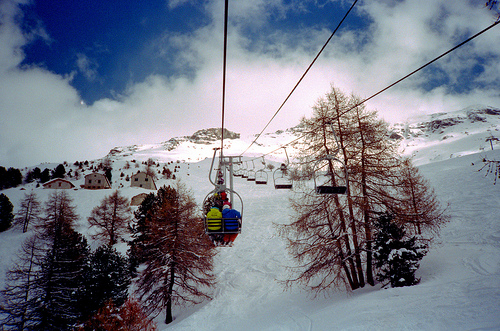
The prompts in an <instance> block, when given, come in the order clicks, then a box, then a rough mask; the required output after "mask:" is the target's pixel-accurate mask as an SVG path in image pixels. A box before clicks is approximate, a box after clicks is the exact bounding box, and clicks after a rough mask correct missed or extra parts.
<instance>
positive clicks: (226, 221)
mask: <svg viewBox="0 0 500 331" xmlns="http://www.w3.org/2000/svg"><path fill="white" fill-rule="evenodd" d="M225 192H226V193H230V192H232V193H233V196H236V197H238V200H239V204H240V206H241V208H240V210H238V209H237V210H238V211H239V212H240V214H241V218H239V219H238V218H208V217H207V216H206V215H207V213H208V211H207V210H203V214H204V215H205V216H204V227H205V233H206V234H214V235H217V234H222V235H223V234H234V233H238V234H239V233H241V224H242V222H243V200H242V199H241V196H240V195H239V194H238V193H237V192H236V191H233V190H231V189H229V188H226V189H225ZM216 193H220V192H219V191H218V190H217V189H214V190H213V191H212V192H210V193H208V194H207V195H206V196H205V199H203V204H202V206H203V207H205V206H207V202H208V201H209V199H210V197H211V196H215V194H216ZM231 204H233V205H234V201H231ZM210 208H211V207H210ZM233 224H234V225H235V226H233V228H234V230H228V229H227V228H228V227H231V226H230V225H233Z"/></svg>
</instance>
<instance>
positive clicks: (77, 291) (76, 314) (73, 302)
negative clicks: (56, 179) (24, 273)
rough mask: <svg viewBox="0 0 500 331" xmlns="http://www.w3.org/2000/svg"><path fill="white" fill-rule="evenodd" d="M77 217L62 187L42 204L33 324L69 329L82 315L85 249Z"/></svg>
mask: <svg viewBox="0 0 500 331" xmlns="http://www.w3.org/2000/svg"><path fill="white" fill-rule="evenodd" d="M77 219H78V215H77V214H76V213H75V207H74V206H73V205H72V199H71V198H70V197H69V196H68V194H67V193H66V192H64V191H58V192H56V193H53V194H52V195H51V196H50V197H49V200H48V202H47V204H46V208H45V218H44V222H43V223H42V224H40V226H39V227H38V229H37V235H38V236H39V237H40V239H41V240H43V241H44V245H45V255H44V257H43V259H42V262H41V271H40V276H39V277H37V286H38V287H39V291H40V292H41V296H40V299H39V300H40V305H39V308H38V310H37V316H38V317H37V318H38V320H39V321H40V323H39V324H38V325H37V328H39V329H42V330H69V329H71V328H72V326H74V325H75V323H76V322H77V321H78V320H79V319H80V317H81V316H82V312H81V311H80V309H79V301H80V300H81V294H82V286H83V284H84V275H85V274H84V270H85V266H86V265H87V258H88V255H89V249H88V245H87V241H86V240H85V238H84V237H83V236H82V235H81V234H79V233H77V232H76V231H75V230H74V228H73V227H74V222H75V221H76V220H77Z"/></svg>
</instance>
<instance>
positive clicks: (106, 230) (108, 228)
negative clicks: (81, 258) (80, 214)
mask: <svg viewBox="0 0 500 331" xmlns="http://www.w3.org/2000/svg"><path fill="white" fill-rule="evenodd" d="M130 213H131V209H130V207H129V201H128V199H127V198H126V197H124V196H122V195H121V194H120V192H118V190H115V191H114V192H113V193H112V194H111V195H109V196H107V197H105V198H104V199H103V200H102V201H101V204H100V205H99V206H97V207H95V208H94V209H93V210H92V213H91V214H90V216H89V218H88V219H87V220H88V222H89V224H90V226H91V227H96V230H97V232H96V234H95V235H93V236H92V238H93V239H98V240H104V241H106V244H108V245H110V246H113V245H114V244H116V243H117V241H118V239H119V238H120V237H121V236H122V235H123V234H124V233H125V231H126V230H127V225H128V221H129V220H130Z"/></svg>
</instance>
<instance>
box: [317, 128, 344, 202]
mask: <svg viewBox="0 0 500 331" xmlns="http://www.w3.org/2000/svg"><path fill="white" fill-rule="evenodd" d="M327 124H330V125H331V128H332V133H333V136H334V138H335V141H336V142H337V149H336V150H335V152H334V153H332V154H327V155H326V156H324V157H322V158H320V159H319V160H318V161H316V163H315V165H314V168H313V169H314V177H313V178H314V189H315V191H316V193H317V194H345V193H346V192H347V188H348V185H349V180H348V173H347V167H346V166H345V164H344V163H343V162H342V161H341V160H339V159H337V158H336V157H335V156H336V155H337V154H338V152H339V150H340V147H339V146H340V145H339V142H338V139H337V135H336V134H335V130H334V128H333V124H331V123H327ZM324 161H328V162H327V166H328V170H327V171H326V173H325V174H321V169H322V168H323V167H324V165H323V166H319V164H320V163H321V162H324ZM335 164H336V165H340V167H341V168H342V170H343V171H342V172H343V174H344V175H343V177H344V178H343V179H341V178H340V176H339V179H340V180H341V181H343V183H341V184H344V185H338V183H337V181H336V180H335V176H334V174H333V172H334V168H335V166H334V165H335ZM320 179H321V180H320ZM318 183H319V184H318Z"/></svg>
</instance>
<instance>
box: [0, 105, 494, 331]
mask: <svg viewBox="0 0 500 331" xmlns="http://www.w3.org/2000/svg"><path fill="white" fill-rule="evenodd" d="M488 109H489V110H488ZM480 118H482V119H480ZM499 130H500V111H499V110H498V109H493V108H468V109H465V110H461V111H457V112H450V113H447V114H436V115H433V116H430V117H427V118H421V119H416V120H415V121H409V122H408V123H404V124H398V125H395V126H394V128H393V133H395V134H397V136H396V135H395V136H394V137H393V138H394V139H395V140H399V142H400V144H401V146H402V150H403V151H404V153H406V154H408V155H414V159H415V161H416V162H417V164H418V165H419V168H420V170H421V172H422V173H423V174H424V175H425V176H426V177H427V178H428V179H429V180H430V182H431V184H432V186H433V187H434V188H435V190H436V193H437V196H438V198H439V199H440V201H441V202H442V204H443V205H444V206H446V205H448V208H447V210H448V212H449V214H450V215H451V217H452V218H451V221H450V222H449V223H448V224H447V225H446V226H445V227H444V228H443V229H442V231H441V235H440V237H439V240H438V241H437V243H436V244H435V245H434V246H433V247H431V250H430V251H429V253H428V255H427V256H426V257H425V258H424V259H423V260H422V263H421V267H420V269H419V271H418V274H417V276H418V277H420V278H421V283H420V284H419V285H417V286H413V287H406V288H394V289H380V287H379V286H375V287H373V288H370V287H367V288H365V289H361V290H357V291H355V292H354V293H345V292H343V291H340V292H332V293H330V294H329V296H328V297H319V298H311V297H310V296H309V295H308V293H306V292H304V291H301V290H300V289H298V288H292V289H291V290H289V291H286V292H284V291H283V287H282V286H281V285H280V283H279V282H278V281H279V280H281V279H285V278H286V276H287V274H286V271H285V267H286V266H290V265H293V261H292V260H291V259H290V257H289V256H288V254H287V252H286V250H285V242H284V240H283V239H282V238H280V237H279V236H278V235H277V233H276V228H275V227H274V223H285V222H288V221H289V219H290V215H291V212H290V210H289V203H288V200H289V198H291V197H292V196H293V191H286V190H284V191H278V190H274V188H273V186H272V185H271V183H270V184H268V185H263V186H257V185H255V184H254V183H251V182H248V181H246V180H244V179H241V178H236V179H235V190H236V191H237V192H238V193H239V194H240V195H241V196H242V198H243V201H244V204H245V206H244V209H245V213H244V215H243V218H244V219H243V230H242V231H243V232H242V234H241V235H239V236H238V238H237V240H236V242H235V244H234V247H232V248H219V254H218V255H217V257H216V260H215V267H216V270H215V272H216V274H217V285H216V287H215V291H214V293H213V300H211V301H209V302H205V303H203V304H200V305H197V306H193V307H188V308H185V309H181V308H178V307H176V309H175V311H174V316H175V320H174V322H173V323H172V324H171V325H169V326H165V325H164V324H162V323H161V321H162V320H163V316H159V317H158V318H157V320H158V322H159V324H158V325H159V330H234V329H240V330H359V329H370V330H394V329H406V330H437V329H438V330H470V329H499V328H500V319H499V317H498V303H499V302H500V222H498V215H499V214H500V199H499V198H498V197H499V196H500V185H499V184H497V185H493V178H492V176H491V175H488V176H486V173H485V172H484V171H482V172H479V171H478V170H479V169H480V168H481V166H482V162H481V160H482V158H483V157H487V158H489V159H497V160H499V159H500V142H498V141H493V147H494V150H493V151H492V150H491V146H490V144H489V142H486V141H485V140H486V139H487V137H489V136H490V135H493V136H496V137H500V132H499ZM293 137H295V134H294V133H293V131H292V130H289V131H285V132H278V133H273V134H269V135H265V136H263V137H262V140H259V146H256V148H255V150H252V151H251V153H253V155H258V153H260V152H268V151H269V150H273V149H276V148H277V147H278V146H279V145H280V144H282V143H286V142H288V141H290V140H292V139H293ZM445 137H446V138H445ZM250 138H251V137H250ZM210 139H211V138H210ZM176 140H177V141H178V142H179V143H178V144H177V145H176V146H175V147H174V148H171V149H170V150H169V149H168V148H169V147H167V146H166V145H165V144H164V143H159V144H149V145H141V146H129V147H117V148H114V149H113V150H112V151H111V152H110V153H109V154H108V158H110V159H111V161H112V165H113V173H112V184H113V188H114V189H115V188H119V189H120V191H121V192H122V194H123V195H125V196H127V197H129V198H131V197H133V196H135V195H137V194H139V193H149V192H150V191H149V190H145V189H142V188H137V187H130V185H129V182H127V180H126V176H127V175H128V176H130V175H131V174H133V173H135V172H137V171H138V170H142V169H143V168H144V166H145V165H144V164H143V162H145V161H146V160H147V159H149V158H152V159H153V160H155V162H156V163H157V164H158V165H159V166H155V169H156V171H157V172H158V171H159V172H161V171H162V169H163V167H169V169H171V170H172V171H173V172H174V171H175V172H174V174H176V175H177V177H179V178H181V179H182V181H183V182H184V183H186V184H187V186H188V187H190V188H191V189H192V190H193V194H194V196H195V199H196V200H197V202H198V203H201V201H202V200H203V198H204V197H205V195H206V194H207V193H208V192H210V191H211V189H212V186H211V184H210V183H209V181H208V178H207V177H208V170H209V166H210V162H211V160H210V159H206V158H209V157H211V156H212V154H213V150H212V148H213V147H218V144H217V141H216V140H209V139H205V138H203V139H201V140H200V141H193V140H191V139H189V138H186V137H184V138H183V139H176ZM250 141H251V139H249V137H243V138H242V137H239V138H238V137H236V136H234V138H231V139H228V141H227V144H228V150H229V152H228V153H229V154H230V153H231V152H234V153H237V152H241V150H242V147H243V148H246V147H247V146H248V144H249V142H250ZM169 146H171V145H169ZM290 154H292V155H293V151H291V153H290ZM283 158H284V155H281V154H277V155H274V156H270V157H269V159H270V160H271V161H274V162H280V161H281V160H283ZM101 161H102V160H93V161H89V162H88V166H84V167H82V169H81V174H82V175H83V174H86V173H90V172H91V171H92V168H91V167H96V166H97V165H98V164H99V163H100V162H101ZM127 164H128V166H127ZM55 166H56V165H51V164H42V165H38V167H40V168H43V167H52V168H54V167H55ZM127 167H128V168H127ZM30 168H33V167H30ZM70 169H71V170H72V173H74V172H75V171H76V170H77V169H79V166H76V165H74V164H69V163H68V164H67V166H66V170H67V171H69V170H70ZM27 170H28V169H24V170H23V171H24V172H26V171H27ZM42 170H43V169H42ZM122 173H123V176H122V175H121V174H122ZM72 181H73V182H74V183H75V185H76V186H77V188H78V189H76V190H71V191H69V193H70V194H71V196H72V197H73V199H74V203H75V205H76V206H77V212H78V214H79V215H80V221H79V227H78V230H79V231H80V232H81V233H83V234H88V231H89V230H88V225H87V222H86V219H87V217H88V216H89V214H90V211H91V210H92V208H93V207H95V206H96V205H98V204H99V203H100V201H101V200H102V198H103V197H104V196H106V195H109V194H110V193H111V190H98V191H97V190H96V191H91V190H84V189H79V187H80V185H81V184H82V181H83V179H82V178H80V179H79V180H72ZM169 183H172V179H165V178H162V176H161V174H159V179H158V181H157V186H161V185H168V184H169ZM31 189H33V190H35V192H36V193H37V195H38V197H39V199H40V200H41V201H46V200H47V197H48V195H49V194H50V193H51V191H52V190H44V189H42V188H37V187H36V184H35V183H31V184H27V185H24V186H23V187H18V188H12V189H8V190H4V191H2V193H4V194H6V195H7V196H8V197H9V198H10V200H11V201H12V203H13V204H14V205H15V206H16V207H17V206H18V205H19V201H20V199H21V198H22V197H23V195H24V192H26V190H31ZM24 238H26V235H25V234H22V233H21V232H20V231H19V230H15V229H11V230H8V231H6V232H4V233H0V252H1V254H2V257H3V258H2V259H1V260H0V287H3V284H4V281H5V271H6V270H7V269H8V266H9V264H10V258H11V257H13V256H14V255H15V254H16V252H17V250H18V248H19V247H20V244H21V242H22V240H23V239H24ZM120 248H121V249H122V250H125V249H126V245H125V244H123V243H122V244H121V246H120Z"/></svg>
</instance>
